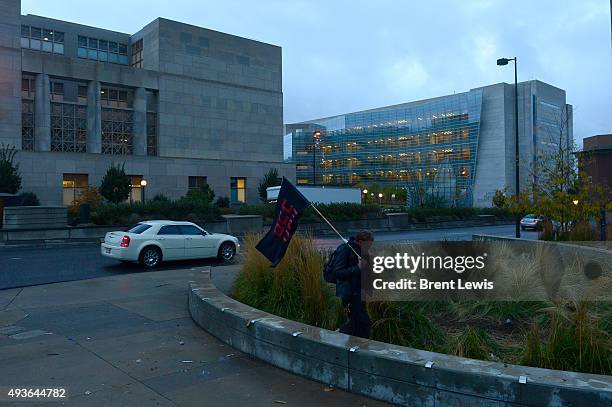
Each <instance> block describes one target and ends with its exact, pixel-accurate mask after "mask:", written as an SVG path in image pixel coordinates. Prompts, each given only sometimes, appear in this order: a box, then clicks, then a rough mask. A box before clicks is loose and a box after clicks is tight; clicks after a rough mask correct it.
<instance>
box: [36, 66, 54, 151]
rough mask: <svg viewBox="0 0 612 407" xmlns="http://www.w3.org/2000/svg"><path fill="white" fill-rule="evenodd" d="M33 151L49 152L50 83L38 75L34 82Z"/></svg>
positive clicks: (47, 77) (41, 75)
mask: <svg viewBox="0 0 612 407" xmlns="http://www.w3.org/2000/svg"><path fill="white" fill-rule="evenodd" d="M34 88H35V99H34V150H35V151H51V96H50V93H51V82H50V81H49V75H47V74H44V73H39V74H38V75H36V79H35V81H34Z"/></svg>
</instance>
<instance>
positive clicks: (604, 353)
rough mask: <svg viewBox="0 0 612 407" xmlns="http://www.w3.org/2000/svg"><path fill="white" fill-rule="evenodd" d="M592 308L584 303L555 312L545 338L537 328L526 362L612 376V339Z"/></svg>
mask: <svg viewBox="0 0 612 407" xmlns="http://www.w3.org/2000/svg"><path fill="white" fill-rule="evenodd" d="M591 306H592V304H590V303H588V302H580V303H577V304H570V305H569V306H567V305H566V306H557V307H553V308H551V309H550V311H551V314H552V315H551V319H550V322H549V328H548V330H547V332H545V333H544V334H543V333H542V332H541V329H540V327H539V325H537V324H534V326H533V327H532V330H531V332H530V333H529V335H528V337H527V343H526V347H525V351H524V353H523V360H522V362H523V363H524V364H526V365H529V366H538V367H544V368H548V369H558V370H571V371H574V372H584V373H597V374H605V375H610V374H612V339H611V338H610V334H609V331H606V330H605V329H603V328H602V322H600V320H599V319H598V318H597V316H596V315H595V314H594V313H593V312H592V310H591V309H590V307H591ZM541 337H544V341H543V342H542V341H541V340H540V338H541Z"/></svg>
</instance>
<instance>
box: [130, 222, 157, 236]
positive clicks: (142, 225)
mask: <svg viewBox="0 0 612 407" xmlns="http://www.w3.org/2000/svg"><path fill="white" fill-rule="evenodd" d="M150 228H151V225H147V224H145V223H139V224H138V225H136V226H134V227H133V228H131V229H130V230H128V233H134V234H136V235H139V234H141V233H142V232H144V231H145V230H147V229H150Z"/></svg>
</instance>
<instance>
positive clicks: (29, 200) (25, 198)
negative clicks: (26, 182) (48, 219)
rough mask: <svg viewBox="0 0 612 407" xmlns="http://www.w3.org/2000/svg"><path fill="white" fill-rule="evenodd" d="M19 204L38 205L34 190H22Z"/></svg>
mask: <svg viewBox="0 0 612 407" xmlns="http://www.w3.org/2000/svg"><path fill="white" fill-rule="evenodd" d="M21 204H22V205H23V206H39V205H40V201H39V200H38V197H37V196H36V194H35V193H34V192H23V193H22V194H21Z"/></svg>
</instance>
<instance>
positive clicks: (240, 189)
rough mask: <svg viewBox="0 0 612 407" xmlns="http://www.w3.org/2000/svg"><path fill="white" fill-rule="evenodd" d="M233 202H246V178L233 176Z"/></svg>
mask: <svg viewBox="0 0 612 407" xmlns="http://www.w3.org/2000/svg"><path fill="white" fill-rule="evenodd" d="M230 200H231V202H242V203H245V202H246V178H237V177H232V179H231V182H230Z"/></svg>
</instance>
